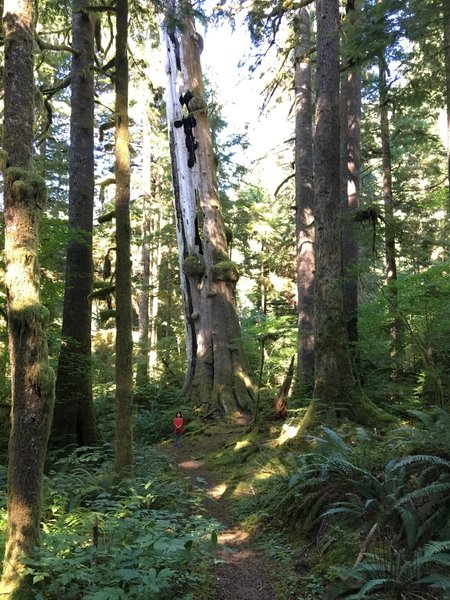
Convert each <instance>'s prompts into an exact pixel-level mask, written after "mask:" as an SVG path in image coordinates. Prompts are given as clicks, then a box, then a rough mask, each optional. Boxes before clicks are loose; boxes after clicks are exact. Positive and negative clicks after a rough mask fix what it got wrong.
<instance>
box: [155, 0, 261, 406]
mask: <svg viewBox="0 0 450 600" xmlns="http://www.w3.org/2000/svg"><path fill="white" fill-rule="evenodd" d="M178 8H179V10H180V11H181V13H180V14H182V15H183V30H182V31H181V32H180V31H179V30H177V29H176V27H174V28H173V29H172V30H170V31H169V34H170V35H166V37H165V42H166V46H167V52H168V54H167V56H168V64H167V72H168V75H169V86H168V88H169V92H168V95H169V99H168V120H169V130H170V136H171V150H172V160H173V179H174V191H175V193H174V196H175V208H176V216H177V229H178V241H179V257H180V265H181V270H182V290H183V302H184V315H185V319H186V331H187V342H188V346H187V353H188V358H189V364H188V370H187V378H186V385H185V391H186V394H187V395H188V396H189V397H190V398H191V399H192V400H193V401H195V402H196V403H197V404H199V405H202V406H203V407H204V408H205V409H208V408H218V409H219V410H220V411H221V412H223V413H225V414H227V415H231V414H233V413H234V412H236V411H238V412H248V411H249V410H250V408H251V404H252V401H253V397H254V386H253V382H252V379H251V377H250V375H249V368H248V365H247V361H246V357H245V354H244V350H243V345H242V339H241V330H240V324H239V319H238V315H237V309H236V301H235V285H236V282H237V280H238V272H237V268H236V265H235V264H234V263H233V262H231V261H230V260H229V256H228V246H227V240H226V234H225V226H224V221H223V216H222V211H221V206H220V200H219V192H218V185H217V172H216V159H215V156H214V153H213V148H212V142H211V132H210V127H209V122H208V114H207V107H206V103H205V92H204V87H203V76H202V71H201V65H200V53H201V50H202V44H203V40H202V39H201V37H200V36H199V35H198V33H197V32H196V31H195V26H194V21H193V17H192V12H191V8H190V5H189V4H188V3H183V4H182V5H181V6H180V7H178ZM188 92H189V93H190V95H192V98H191V99H190V100H188V101H187V102H186V103H184V102H183V105H182V104H181V103H180V102H179V97H180V95H182V96H183V97H184V98H186V96H185V95H186V93H188ZM183 111H184V112H183ZM183 117H184V119H185V120H186V119H192V118H193V119H195V121H192V120H191V121H190V123H191V125H192V124H193V127H192V134H193V137H194V139H195V144H194V145H193V144H192V140H191V139H188V137H187V136H186V130H185V127H184V126H183V127H175V126H174V123H175V122H176V121H178V122H180V121H181V122H183V123H185V121H183ZM189 143H190V148H189V147H188V146H189Z"/></svg>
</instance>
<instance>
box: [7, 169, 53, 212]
mask: <svg viewBox="0 0 450 600" xmlns="http://www.w3.org/2000/svg"><path fill="white" fill-rule="evenodd" d="M5 178H6V180H7V182H8V183H9V184H10V185H11V186H12V189H13V192H14V193H15V194H17V196H18V197H19V198H20V200H22V201H23V202H26V201H29V200H35V201H36V203H37V204H38V205H39V206H40V207H43V205H44V204H45V202H46V201H47V186H46V185H45V180H44V179H43V178H42V177H41V176H40V175H37V174H36V173H32V172H31V171H27V170H26V169H21V168H19V167H9V169H6V171H5Z"/></svg>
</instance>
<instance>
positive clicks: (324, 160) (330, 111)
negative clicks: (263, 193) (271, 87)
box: [314, 0, 354, 423]
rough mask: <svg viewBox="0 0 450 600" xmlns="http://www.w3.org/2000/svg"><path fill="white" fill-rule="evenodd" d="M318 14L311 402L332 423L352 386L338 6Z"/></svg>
mask: <svg viewBox="0 0 450 600" xmlns="http://www.w3.org/2000/svg"><path fill="white" fill-rule="evenodd" d="M316 12H317V76H316V85H317V96H316V135H315V142H316V144H315V148H316V154H315V169H314V178H315V179H314V181H315V222H316V288H315V289H316V312H315V355H316V365H315V386H314V399H315V404H316V413H317V414H318V415H319V416H320V419H322V420H326V421H328V422H331V423H332V422H333V421H334V420H335V419H336V418H337V416H340V415H342V414H345V413H346V412H347V410H348V405H349V400H350V401H351V397H352V393H353V388H354V382H353V377H352V373H351V368H350V360H349V352H348V336H347V329H346V323H345V316H344V305H343V295H342V286H341V268H342V265H341V225H340V172H339V171H340V151H339V150H340V148H339V145H340V139H339V129H340V127H339V68H340V65H339V34H338V26H339V2H338V0H316Z"/></svg>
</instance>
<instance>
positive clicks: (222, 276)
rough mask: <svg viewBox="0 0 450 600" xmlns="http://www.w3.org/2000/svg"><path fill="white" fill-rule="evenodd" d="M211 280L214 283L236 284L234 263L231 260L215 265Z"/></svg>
mask: <svg viewBox="0 0 450 600" xmlns="http://www.w3.org/2000/svg"><path fill="white" fill-rule="evenodd" d="M212 278H213V279H214V281H232V282H233V283H236V282H237V281H238V279H239V271H238V268H237V265H236V263H235V262H233V261H232V260H222V261H220V262H218V263H216V264H215V265H214V266H213V268H212Z"/></svg>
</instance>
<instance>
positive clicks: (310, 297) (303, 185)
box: [295, 8, 315, 392]
mask: <svg viewBox="0 0 450 600" xmlns="http://www.w3.org/2000/svg"><path fill="white" fill-rule="evenodd" d="M295 33H296V46H295V47H296V51H295V198H296V230H297V290H298V379H299V384H300V388H301V389H302V390H304V391H305V392H308V391H310V390H311V389H312V387H313V383H314V268H315V258H314V237H315V232H314V174H313V169H314V155H313V135H312V99H311V94H312V92H311V62H310V59H309V53H310V52H311V26H310V20H309V12H308V10H307V9H306V8H303V9H301V10H300V11H299V12H298V13H297V15H296V17H295Z"/></svg>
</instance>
